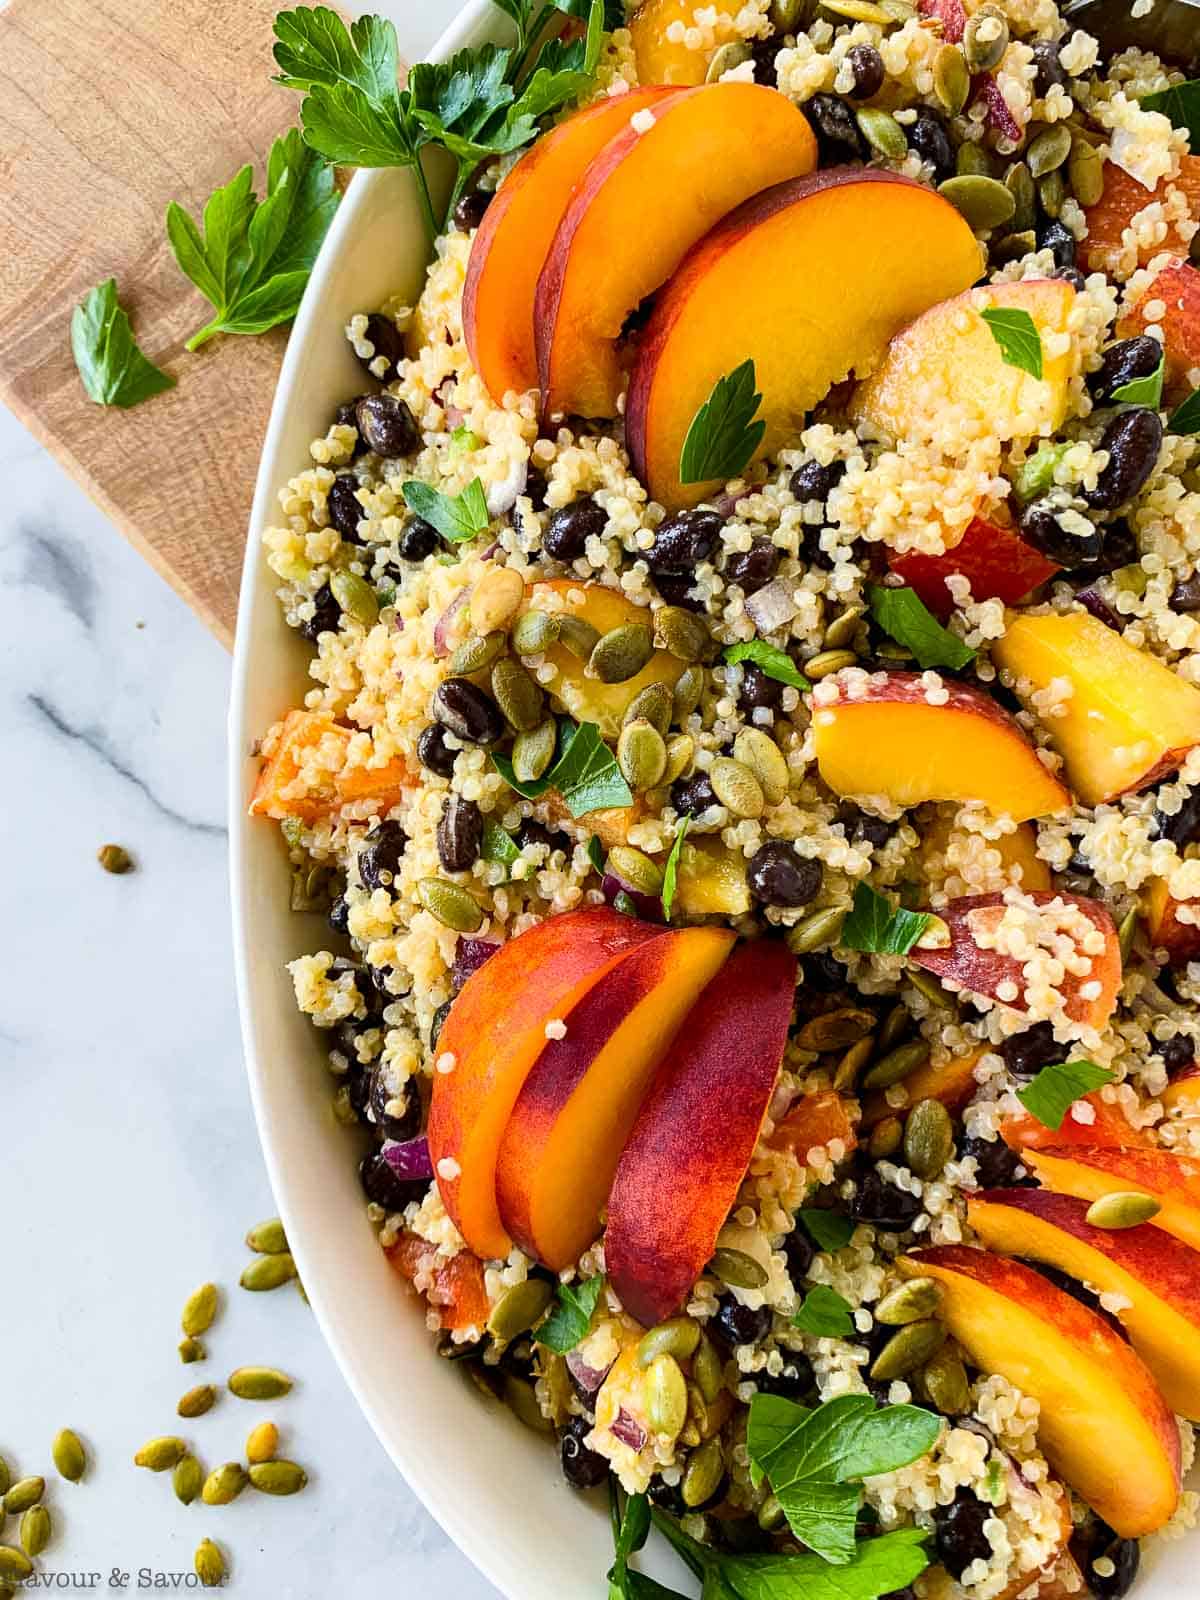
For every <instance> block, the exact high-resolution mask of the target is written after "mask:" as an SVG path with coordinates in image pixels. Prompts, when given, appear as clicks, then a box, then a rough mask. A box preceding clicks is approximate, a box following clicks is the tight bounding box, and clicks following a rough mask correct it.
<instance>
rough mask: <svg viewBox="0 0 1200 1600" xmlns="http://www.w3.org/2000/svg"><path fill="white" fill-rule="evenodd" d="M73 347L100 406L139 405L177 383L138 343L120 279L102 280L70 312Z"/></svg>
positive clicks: (81, 373) (90, 395)
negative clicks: (120, 290)
mask: <svg viewBox="0 0 1200 1600" xmlns="http://www.w3.org/2000/svg"><path fill="white" fill-rule="evenodd" d="M71 353H72V354H73V355H74V357H75V365H76V366H77V367H78V368H79V376H80V378H81V379H82V381H83V387H84V388H85V389H86V390H87V394H88V398H89V399H91V400H94V401H95V402H96V404H97V405H98V406H123V407H126V408H128V407H129V406H136V405H137V404H138V403H139V402H140V401H142V400H149V399H151V398H152V396H154V395H156V394H162V393H163V392H164V391H165V390H167V389H173V388H174V387H175V379H174V378H172V377H171V375H170V373H167V372H163V371H161V369H160V368H158V367H156V366H155V365H154V363H153V362H152V361H147V359H146V357H145V356H144V355H143V354H142V352H141V351H140V350H139V349H138V347H137V344H136V342H135V341H134V337H133V328H132V327H131V326H130V322H129V316H128V314H127V313H126V312H125V311H123V310H122V309H121V306H120V304H119V303H118V301H117V280H116V279H115V278H109V279H108V280H107V281H106V282H104V283H101V284H97V286H96V287H95V288H94V289H92V290H91V291H90V292H89V294H88V295H87V297H86V299H85V300H84V301H83V303H82V304H81V305H78V306H76V307H75V310H74V311H73V312H72V314H71Z"/></svg>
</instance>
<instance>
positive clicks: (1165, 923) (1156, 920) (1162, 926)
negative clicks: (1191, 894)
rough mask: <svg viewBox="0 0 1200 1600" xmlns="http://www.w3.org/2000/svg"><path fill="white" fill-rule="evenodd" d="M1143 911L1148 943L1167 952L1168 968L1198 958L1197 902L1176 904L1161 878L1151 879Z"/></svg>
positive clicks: (1199, 904)
mask: <svg viewBox="0 0 1200 1600" xmlns="http://www.w3.org/2000/svg"><path fill="white" fill-rule="evenodd" d="M1144 910H1145V914H1146V932H1147V933H1148V934H1149V936H1150V943H1151V944H1152V945H1153V946H1154V948H1155V949H1156V950H1165V951H1166V952H1167V964H1168V966H1172V967H1183V966H1186V965H1187V963H1188V962H1189V961H1195V960H1196V959H1197V957H1200V900H1176V898H1175V896H1174V895H1173V894H1172V893H1171V891H1170V889H1168V887H1167V880H1166V879H1165V878H1151V880H1150V883H1149V885H1148V887H1147V889H1146V894H1145V904H1144ZM1181 913H1184V914H1183V915H1181ZM1192 917H1195V918H1196V921H1195V922H1193V921H1192V920H1191V919H1192Z"/></svg>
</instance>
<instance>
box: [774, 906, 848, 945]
mask: <svg viewBox="0 0 1200 1600" xmlns="http://www.w3.org/2000/svg"><path fill="white" fill-rule="evenodd" d="M845 920H846V908H845V907H844V906H826V907H825V908H824V910H822V911H814V912H813V913H812V914H811V915H810V916H807V917H804V918H803V919H802V920H801V921H800V922H797V923H796V924H795V926H794V927H791V928H789V929H788V931H787V933H786V935H785V943H786V944H787V947H788V949H789V950H790V951H791V952H792V954H793V955H797V956H803V955H808V954H809V952H810V951H813V950H823V949H824V948H825V947H826V946H827V945H832V944H836V943H837V937H838V935H839V934H840V933H841V931H842V923H843V922H845Z"/></svg>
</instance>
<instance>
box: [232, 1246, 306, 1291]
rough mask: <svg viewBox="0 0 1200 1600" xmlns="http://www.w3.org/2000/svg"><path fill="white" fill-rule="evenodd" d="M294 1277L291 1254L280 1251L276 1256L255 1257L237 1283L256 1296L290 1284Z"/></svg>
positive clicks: (294, 1267)
mask: <svg viewBox="0 0 1200 1600" xmlns="http://www.w3.org/2000/svg"><path fill="white" fill-rule="evenodd" d="M295 1276H296V1263H295V1261H294V1259H293V1258H292V1253H291V1251H290V1250H282V1251H280V1252H279V1254H278V1255H273V1256H255V1258H254V1260H253V1261H251V1262H250V1263H249V1265H248V1266H247V1267H246V1268H245V1270H244V1271H243V1273H242V1275H241V1277H240V1278H239V1279H238V1282H239V1283H240V1284H241V1286H242V1288H243V1289H250V1290H251V1291H253V1292H254V1293H256V1294H257V1293H261V1292H262V1291H264V1290H268V1289H278V1288H280V1286H281V1285H283V1284H285V1283H290V1282H291V1281H292V1279H293V1278H294V1277H295Z"/></svg>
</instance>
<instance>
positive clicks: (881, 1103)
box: [862, 1045, 987, 1129]
mask: <svg viewBox="0 0 1200 1600" xmlns="http://www.w3.org/2000/svg"><path fill="white" fill-rule="evenodd" d="M986 1048H987V1047H986V1046H982V1045H981V1046H980V1048H979V1049H978V1050H968V1051H967V1053H966V1055H963V1056H950V1057H948V1058H947V1059H946V1060H945V1061H939V1062H937V1063H936V1064H935V1063H934V1062H932V1061H927V1062H926V1063H925V1065H924V1066H923V1067H918V1068H917V1070H916V1071H915V1072H910V1073H909V1075H908V1077H907V1078H905V1079H904V1088H905V1090H906V1091H907V1094H908V1099H907V1100H906V1101H904V1102H903V1104H902V1105H901V1106H900V1107H899V1108H897V1107H896V1106H895V1105H893V1104H892V1102H891V1101H890V1100H889V1099H888V1098H887V1094H886V1093H885V1091H884V1090H882V1089H875V1090H873V1091H872V1093H870V1094H869V1095H868V1096H867V1097H866V1099H865V1100H864V1101H863V1112H862V1125H863V1127H864V1128H867V1129H870V1128H873V1127H875V1125H876V1124H877V1123H880V1122H882V1121H883V1120H884V1118H885V1117H896V1116H900V1115H901V1113H902V1112H903V1111H904V1110H905V1109H906V1108H907V1107H908V1106H915V1105H916V1104H917V1102H918V1101H919V1100H939V1101H941V1103H942V1105H944V1106H945V1108H946V1110H947V1111H949V1112H950V1113H951V1115H952V1116H957V1115H958V1113H959V1112H960V1111H961V1110H962V1109H963V1107H964V1106H965V1105H966V1103H967V1101H968V1100H970V1098H971V1096H972V1095H973V1094H974V1093H975V1090H976V1088H977V1087H978V1085H977V1084H976V1082H975V1068H976V1067H977V1066H978V1065H979V1058H980V1057H981V1056H982V1055H983V1054H984V1052H985V1050H986Z"/></svg>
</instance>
